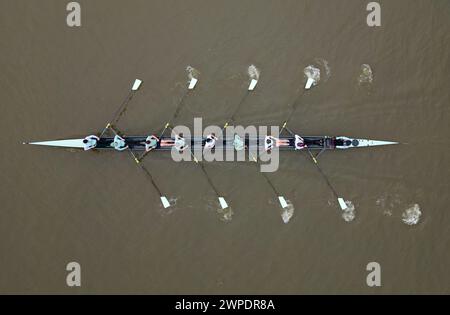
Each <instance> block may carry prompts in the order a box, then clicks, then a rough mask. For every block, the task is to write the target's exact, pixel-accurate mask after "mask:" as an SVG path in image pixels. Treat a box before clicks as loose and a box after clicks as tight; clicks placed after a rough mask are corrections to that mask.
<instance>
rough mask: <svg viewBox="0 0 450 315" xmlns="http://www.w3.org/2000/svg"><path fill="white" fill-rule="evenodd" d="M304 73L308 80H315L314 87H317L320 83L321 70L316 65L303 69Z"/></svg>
mask: <svg viewBox="0 0 450 315" xmlns="http://www.w3.org/2000/svg"><path fill="white" fill-rule="evenodd" d="M303 73H304V74H305V75H306V77H307V78H308V79H313V80H314V83H313V86H315V85H317V84H318V83H319V81H320V69H319V68H316V67H315V66H314V65H309V66H307V67H306V68H305V69H303Z"/></svg>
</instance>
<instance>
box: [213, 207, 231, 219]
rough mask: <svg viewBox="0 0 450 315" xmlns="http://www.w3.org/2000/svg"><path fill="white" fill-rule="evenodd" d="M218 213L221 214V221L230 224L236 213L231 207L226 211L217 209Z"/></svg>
mask: <svg viewBox="0 0 450 315" xmlns="http://www.w3.org/2000/svg"><path fill="white" fill-rule="evenodd" d="M217 213H218V214H219V219H220V221H223V222H230V221H231V220H232V219H233V214H234V211H233V209H232V208H231V207H228V208H225V209H222V208H219V209H217Z"/></svg>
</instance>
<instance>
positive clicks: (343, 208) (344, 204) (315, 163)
mask: <svg viewBox="0 0 450 315" xmlns="http://www.w3.org/2000/svg"><path fill="white" fill-rule="evenodd" d="M285 129H286V130H287V131H288V132H289V133H290V134H291V135H293V136H294V137H295V134H294V133H293V132H292V131H291V130H290V129H289V128H288V127H286V126H285ZM305 148H306V150H307V152H308V154H309V156H310V157H311V160H312V161H313V163H314V165H315V166H316V167H317V170H318V171H319V173H320V174H321V175H322V177H323V178H324V179H325V182H326V183H327V185H328V187H329V188H330V190H331V191H332V192H333V194H334V196H335V197H336V198H337V200H338V203H339V206H340V207H341V209H342V210H346V209H347V204H346V203H345V201H344V198H341V197H339V195H338V194H337V192H336V189H334V187H333V185H331V183H330V180H329V179H328V176H326V175H325V173H324V172H323V171H322V168H321V167H320V166H319V162H318V161H317V159H316V157H315V156H314V154H312V152H311V150H310V149H309V147H308V146H307V145H305Z"/></svg>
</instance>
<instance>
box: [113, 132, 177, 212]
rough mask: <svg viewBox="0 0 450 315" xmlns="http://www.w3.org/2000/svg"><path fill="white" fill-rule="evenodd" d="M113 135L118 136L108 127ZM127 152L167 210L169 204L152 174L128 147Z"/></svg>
mask: <svg viewBox="0 0 450 315" xmlns="http://www.w3.org/2000/svg"><path fill="white" fill-rule="evenodd" d="M109 128H110V129H111V130H112V131H113V132H114V134H115V135H118V133H117V131H116V130H115V129H114V127H112V126H110V127H109ZM128 152H129V153H130V155H131V156H132V157H133V159H134V161H135V162H136V164H137V165H139V166H140V167H141V169H142V170H143V171H144V173H145V174H146V175H147V177H148V178H149V179H150V182H151V183H152V185H153V187H154V188H155V190H156V191H157V192H158V194H159V198H160V200H161V203H162V205H163V207H164V208H168V207H170V202H169V200H167V197H166V196H164V195H163V194H162V192H161V189H159V187H158V185H157V184H156V182H155V180H154V179H153V176H152V174H151V173H150V171H149V170H148V169H147V168H146V167H145V166H144V165H142V164H141V163H140V161H139V159H138V158H137V157H136V155H135V154H134V152H133V150H131V148H130V147H128Z"/></svg>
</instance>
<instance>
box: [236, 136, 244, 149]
mask: <svg viewBox="0 0 450 315" xmlns="http://www.w3.org/2000/svg"><path fill="white" fill-rule="evenodd" d="M233 145H234V149H235V150H236V151H242V150H244V148H245V143H244V141H243V140H242V138H241V137H239V135H237V134H235V135H234V140H233Z"/></svg>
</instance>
